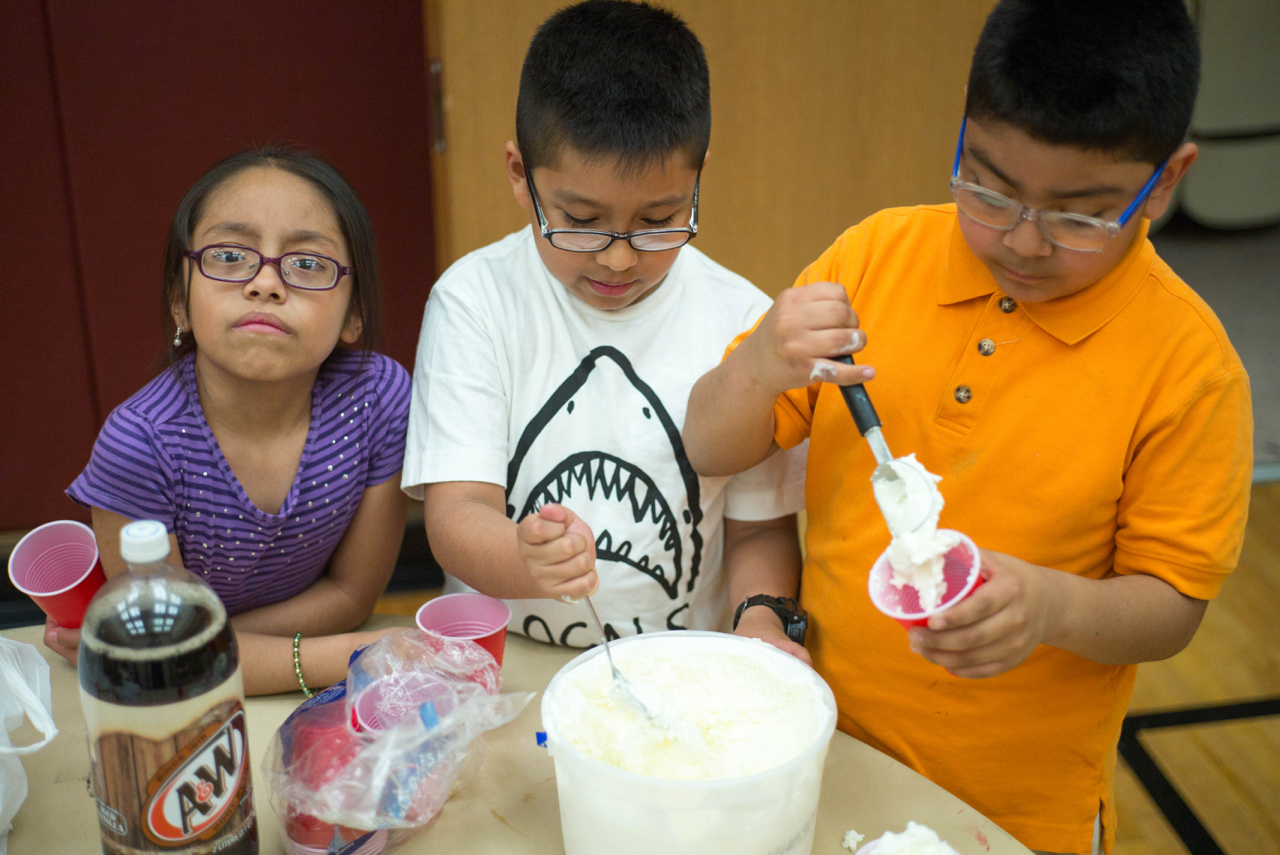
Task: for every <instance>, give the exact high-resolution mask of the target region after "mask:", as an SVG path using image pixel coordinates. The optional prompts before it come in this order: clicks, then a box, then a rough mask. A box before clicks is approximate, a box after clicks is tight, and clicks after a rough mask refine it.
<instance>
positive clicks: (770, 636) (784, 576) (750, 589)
mask: <svg viewBox="0 0 1280 855" xmlns="http://www.w3.org/2000/svg"><path fill="white" fill-rule="evenodd" d="M800 563H801V562H800V541H799V538H798V537H797V536H796V516H795V514H791V515H790V516H785V517H781V518H779V519H774V520H760V521H744V520H731V519H728V518H727V517H726V518H725V521H724V573H725V580H726V582H727V583H728V588H729V607H730V608H732V609H736V608H737V607H738V604H739V603H741V602H742V601H743V600H745V599H746V598H747V597H750V596H753V595H755V594H768V595H769V596H772V597H795V596H796V593H797V589H798V588H799V586H800ZM734 634H735V635H741V636H744V637H746V638H758V639H760V640H761V641H767V642H768V643H769V644H772V645H773V646H774V647H777V648H778V649H779V650H782V651H784V652H786V653H790V654H791V655H792V656H795V657H796V658H797V659H800V660H802V661H803V662H805V663H806V664H812V661H811V660H810V658H809V651H807V650H805V649H804V648H803V647H801V646H800V645H799V644H796V643H795V642H794V641H792V640H791V639H789V638H787V635H786V633H785V632H783V629H782V621H781V620H779V619H778V616H777V615H776V614H774V613H773V610H772V609H767V608H764V607H763V606H757V607H755V608H750V609H747V610H746V611H744V612H743V613H742V619H741V620H740V621H739V622H738V628H737V629H736V630H734Z"/></svg>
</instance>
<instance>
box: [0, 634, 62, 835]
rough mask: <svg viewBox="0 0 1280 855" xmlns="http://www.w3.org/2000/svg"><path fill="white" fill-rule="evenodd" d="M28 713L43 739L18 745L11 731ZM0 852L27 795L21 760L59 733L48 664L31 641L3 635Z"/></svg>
mask: <svg viewBox="0 0 1280 855" xmlns="http://www.w3.org/2000/svg"><path fill="white" fill-rule="evenodd" d="M24 714H25V715H26V716H27V717H28V718H30V719H31V723H32V724H34V725H35V726H36V729H37V730H39V731H40V732H41V733H43V734H44V739H43V740H41V741H40V742H37V743H35V744H34V745H24V746H22V747H21V748H16V747H14V745H13V742H12V740H10V739H9V732H10V731H12V730H14V729H15V728H17V727H18V725H20V724H22V716H23V715H24ZM0 719H3V720H4V727H3V728H0V855H7V853H8V851H9V830H10V829H11V828H13V817H14V815H15V814H16V813H17V812H18V808H20V807H22V802H23V801H24V800H25V799H26V798H27V773H26V771H25V770H24V769H23V768H22V762H21V761H19V760H18V755H19V754H30V753H31V752H32V751H38V750H40V749H41V748H44V747H45V746H46V745H48V744H49V742H50V740H52V739H53V738H54V737H55V736H57V735H58V728H57V727H55V726H54V724H53V704H52V702H51V700H50V694H49V663H48V662H45V661H44V657H43V656H41V655H40V651H38V650H36V649H35V648H34V647H32V646H31V645H30V644H23V643H22V642H20V641H12V640H10V639H8V638H0Z"/></svg>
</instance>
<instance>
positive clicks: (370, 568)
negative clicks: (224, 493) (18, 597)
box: [45, 473, 407, 695]
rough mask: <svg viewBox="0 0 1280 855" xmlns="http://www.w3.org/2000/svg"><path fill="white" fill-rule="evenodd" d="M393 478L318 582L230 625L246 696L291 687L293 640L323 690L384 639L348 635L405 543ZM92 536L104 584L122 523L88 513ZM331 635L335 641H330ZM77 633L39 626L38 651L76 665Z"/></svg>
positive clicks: (118, 569)
mask: <svg viewBox="0 0 1280 855" xmlns="http://www.w3.org/2000/svg"><path fill="white" fill-rule="evenodd" d="M399 482H400V478H399V473H396V475H395V476H394V477H392V478H391V479H389V480H387V481H384V482H383V483H382V484H378V485H376V486H373V487H368V488H366V489H365V491H364V493H363V495H362V497H361V500H360V507H359V508H358V509H357V510H356V514H355V516H354V517H353V518H352V520H351V524H350V525H349V526H348V527H347V531H346V533H345V534H344V535H343V537H342V540H341V541H340V542H339V543H338V547H337V549H336V550H334V553H333V556H332V557H331V558H330V561H329V568H328V571H327V573H326V575H325V576H323V577H321V578H320V579H318V580H317V581H316V583H315V584H314V585H312V586H311V587H310V588H308V589H307V590H305V591H303V592H302V593H300V594H298V595H297V596H295V597H291V598H289V599H288V600H284V601H283V602H279V603H274V604H272V605H269V606H263V607H262V608H258V609H253V610H252V611H248V612H242V613H241V614H238V615H235V616H233V617H232V618H231V626H232V628H233V629H235V632H236V639H237V642H238V645H239V647H240V665H241V670H242V672H243V674H244V684H245V692H246V694H250V695H257V694H268V693H273V692H288V691H292V690H293V689H296V688H297V686H298V680H297V676H296V675H295V674H294V671H293V634H294V633H296V632H301V633H302V634H303V636H304V641H303V643H302V646H301V649H300V651H299V656H300V659H301V660H302V662H303V676H304V678H305V679H306V680H307V685H308V686H311V687H313V688H315V687H320V688H323V687H324V686H327V685H329V684H330V683H334V682H336V681H338V680H341V679H343V677H345V676H346V669H347V660H348V658H350V656H351V653H352V652H353V651H354V650H355V648H357V647H359V646H362V645H365V644H371V643H372V642H373V641H376V640H377V639H378V638H379V637H381V636H382V635H383V634H384V631H376V632H359V633H350V632H343V631H344V630H349V629H354V628H355V627H357V626H359V625H360V624H362V623H364V621H365V620H367V619H368V617H369V615H370V614H371V613H372V612H373V606H374V604H375V603H376V602H377V599H378V597H379V596H381V594H382V592H383V591H384V590H385V589H386V586H387V580H388V579H390V578H391V571H392V570H393V569H394V568H395V560H396V556H397V555H398V554H399V548H400V541H401V540H402V538H403V537H404V520H405V508H406V505H407V498H406V497H405V495H404V493H403V492H401V490H400V488H399ZM92 514H93V529H94V535H95V537H96V538H97V541H98V549H99V554H100V556H101V558H102V569H103V571H104V572H105V574H106V576H107V578H111V577H113V576H116V575H117V574H119V573H123V572H124V570H125V564H124V560H123V559H122V558H121V557H120V529H121V528H123V527H124V526H125V525H127V524H128V523H129V520H128V519H127V518H126V517H123V516H121V515H120V514H116V513H112V512H111V511H105V510H103V509H102V508H96V507H95V508H93V510H92ZM169 546H170V552H169V556H170V557H169V560H170V561H171V562H173V563H175V564H178V563H180V555H181V553H180V552H179V549H178V543H177V538H176V537H175V536H174V535H172V534H170V535H169ZM332 633H341V634H338V635H334V634H332ZM79 643H80V631H79V630H76V629H68V628H65V627H59V626H57V625H56V624H53V623H52V622H51V621H47V622H46V625H45V644H46V645H47V646H48V647H49V648H50V649H52V650H54V651H55V652H57V653H59V654H60V655H62V656H63V657H64V658H66V659H67V660H68V661H70V662H72V663H74V662H75V661H76V653H77V648H78V646H79Z"/></svg>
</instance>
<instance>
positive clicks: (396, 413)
mask: <svg viewBox="0 0 1280 855" xmlns="http://www.w3.org/2000/svg"><path fill="white" fill-rule="evenodd" d="M378 364H379V369H378V377H377V380H376V382H375V384H374V391H375V393H376V399H375V401H374V402H373V403H374V406H375V408H376V409H375V411H374V412H373V413H372V415H371V417H370V421H369V441H370V445H371V449H372V450H371V451H370V458H369V474H368V476H367V481H366V486H373V485H375V484H381V483H382V482H383V481H386V480H387V479H388V478H390V477H391V476H392V475H395V474H396V473H397V472H399V471H400V470H401V468H402V467H403V466H404V444H405V433H406V431H407V430H408V428H409V372H407V371H405V370H404V366H402V365H401V364H400V363H399V362H396V361H395V360H394V359H392V358H390V357H388V356H379V357H378Z"/></svg>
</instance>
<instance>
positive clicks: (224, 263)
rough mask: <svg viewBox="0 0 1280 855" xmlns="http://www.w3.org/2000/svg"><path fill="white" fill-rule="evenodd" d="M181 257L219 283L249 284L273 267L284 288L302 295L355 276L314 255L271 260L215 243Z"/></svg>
mask: <svg viewBox="0 0 1280 855" xmlns="http://www.w3.org/2000/svg"><path fill="white" fill-rule="evenodd" d="M184 255H186V256H187V258H190V259H191V260H192V261H194V262H195V263H196V264H197V265H199V267H200V272H201V273H202V274H203V275H204V276H205V277H206V278H209V279H216V280H218V281H219V282H238V283H243V282H251V281H253V278H254V277H255V276H257V275H258V273H259V272H261V270H262V266H263V265H264V264H274V265H275V266H276V269H277V270H279V271H280V278H281V279H282V280H283V281H284V284H286V285H288V286H289V287H290V288H298V289H300V290H302V291H328V290H329V289H330V288H334V287H336V286H337V284H338V280H339V279H341V278H342V277H343V276H351V275H354V274H355V272H356V271H355V268H354V267H344V266H343V265H341V264H339V263H338V262H337V260H335V259H332V258H330V257H329V256H327V255H319V254H317V253H314V252H286V253H285V254H284V255H282V256H280V257H279V258H270V257H268V256H265V255H263V254H262V253H260V252H258V251H257V250H256V249H250V248H249V247H247V246H236V245H234V244H222V243H215V244H211V245H209V246H206V247H205V248H203V249H197V250H187V251H186V252H185V253H184Z"/></svg>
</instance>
